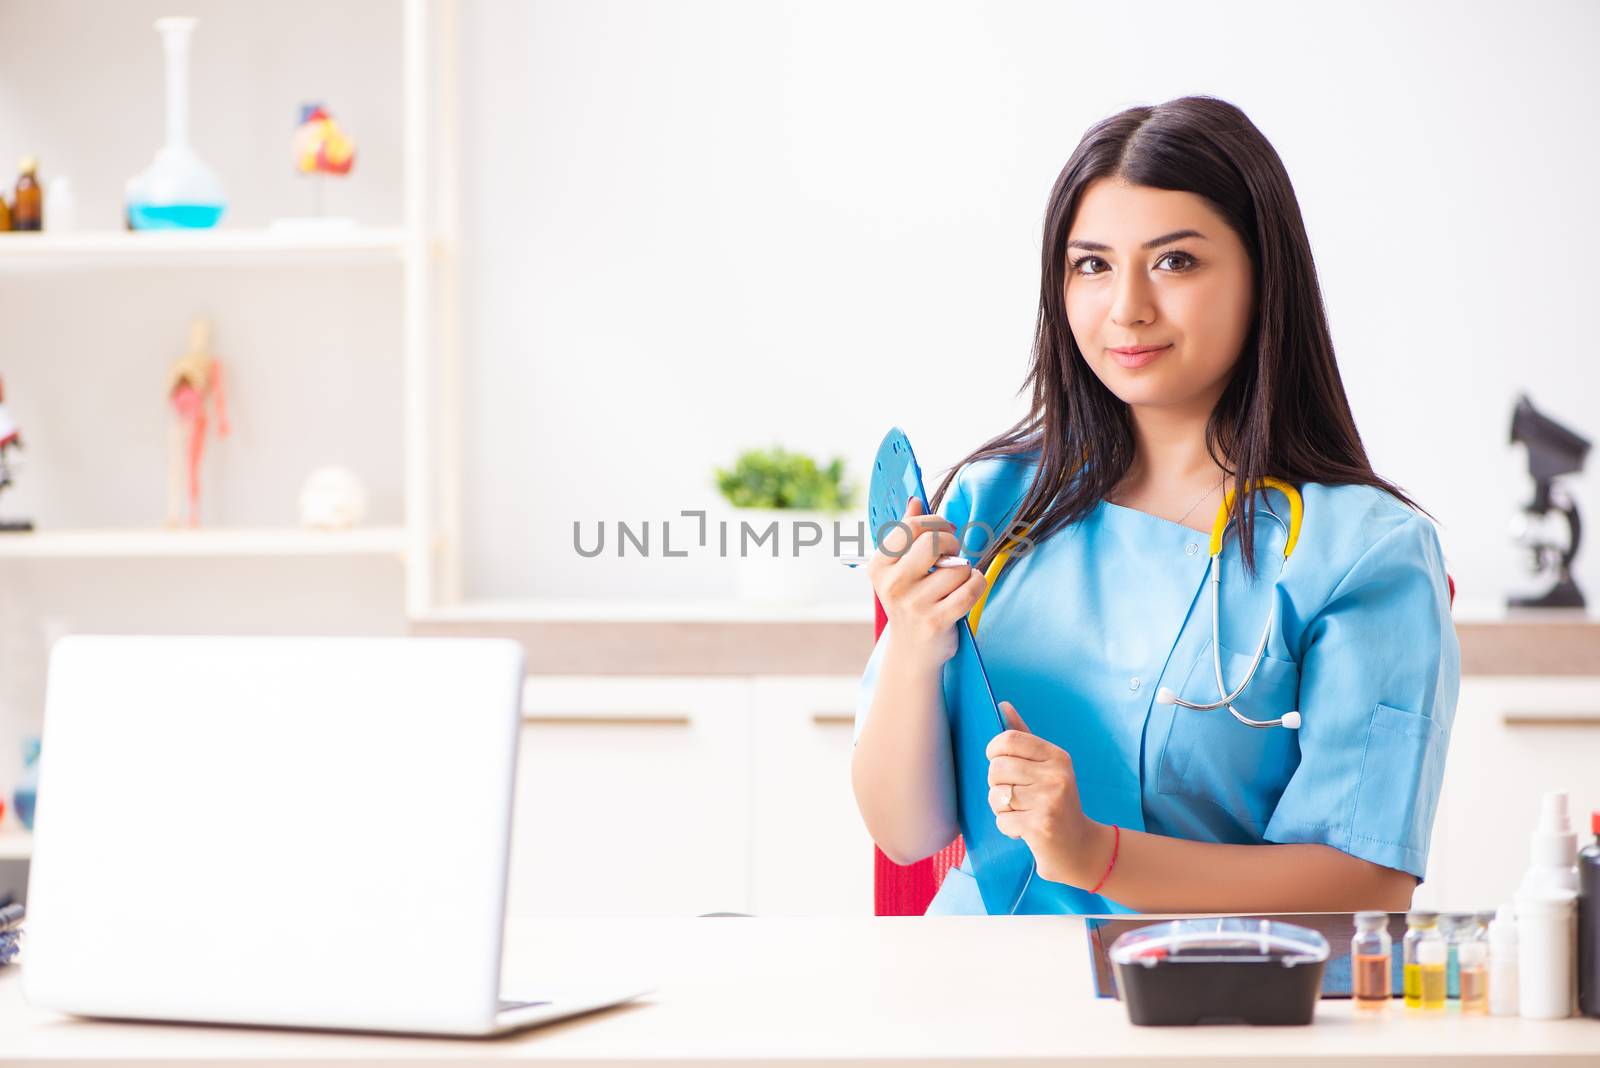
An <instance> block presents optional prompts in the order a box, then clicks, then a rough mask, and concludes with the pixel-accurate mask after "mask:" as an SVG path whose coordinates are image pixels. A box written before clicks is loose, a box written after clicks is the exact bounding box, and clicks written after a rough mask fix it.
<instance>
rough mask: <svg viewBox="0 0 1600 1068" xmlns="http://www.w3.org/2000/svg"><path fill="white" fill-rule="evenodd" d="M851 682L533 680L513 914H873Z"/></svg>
mask: <svg viewBox="0 0 1600 1068" xmlns="http://www.w3.org/2000/svg"><path fill="white" fill-rule="evenodd" d="M857 681H858V680H857V677H856V676H854V675H851V676H836V677H835V676H827V677H810V676H808V677H759V678H754V677H750V676H729V677H710V678H701V677H694V678H689V677H675V676H674V677H665V676H663V677H619V676H606V677H598V676H532V677H530V678H529V679H528V680H527V684H526V687H525V690H524V699H523V710H524V722H523V729H522V742H521V749H520V750H519V753H518V768H517V803H516V816H515V824H514V828H513V844H512V856H511V880H510V888H509V897H508V909H509V912H510V914H511V915H546V916H550V915H569V916H576V915H678V916H693V915H700V914H702V913H707V912H746V913H753V914H756V915H774V914H798V915H821V914H848V913H854V914H858V915H870V914H871V912H872V840H871V838H870V837H868V835H867V832H866V829H865V827H864V826H863V825H862V822H861V818H860V816H859V814H857V812H856V808H855V800H854V797H853V795H852V794H851V791H850V738H851V733H852V730H851V727H852V722H853V715H854V713H853V708H854V705H855V689H856V685H857Z"/></svg>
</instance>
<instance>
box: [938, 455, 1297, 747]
mask: <svg viewBox="0 0 1600 1068" xmlns="http://www.w3.org/2000/svg"><path fill="white" fill-rule="evenodd" d="M1250 485H1251V486H1252V487H1256V488H1268V487H1270V488H1272V489H1276V490H1278V491H1279V492H1281V493H1282V494H1283V495H1284V496H1285V497H1287V498H1288V500H1289V522H1288V524H1287V525H1286V526H1285V537H1284V542H1283V558H1284V559H1285V560H1287V559H1289V554H1291V553H1292V552H1294V547H1295V545H1296V543H1298V542H1299V540H1300V527H1301V523H1302V522H1303V520H1304V516H1305V504H1304V502H1303V501H1302V500H1301V498H1300V491H1299V490H1297V489H1295V488H1294V487H1293V486H1291V485H1290V484H1289V483H1287V482H1285V481H1283V480H1282V479H1277V478H1258V479H1255V480H1253V481H1252V482H1251V483H1250ZM1235 495H1236V490H1235V489H1230V490H1229V491H1228V492H1227V494H1226V495H1225V496H1224V497H1223V499H1222V503H1221V504H1220V505H1218V506H1217V518H1216V519H1215V520H1214V521H1213V522H1212V524H1211V544H1210V550H1211V562H1210V566H1209V568H1208V570H1209V571H1210V585H1211V636H1212V637H1211V645H1212V650H1211V653H1212V664H1213V666H1214V667H1215V669H1216V675H1217V692H1218V693H1220V694H1222V695H1223V696H1222V699H1221V700H1218V701H1210V702H1204V703H1202V702H1195V701H1186V700H1184V699H1183V698H1181V697H1179V696H1178V695H1177V694H1175V693H1173V692H1172V690H1171V689H1169V688H1168V687H1165V686H1163V687H1162V688H1161V689H1160V690H1158V691H1157V692H1156V701H1157V702H1158V703H1160V704H1177V705H1182V706H1183V707H1184V708H1191V709H1195V710H1197V711H1209V710H1211V709H1217V708H1221V707H1223V706H1224V705H1226V706H1227V708H1228V711H1229V712H1230V713H1232V715H1233V718H1234V719H1237V720H1238V721H1239V722H1240V723H1243V724H1245V725H1246V726H1248V727H1276V726H1278V725H1280V724H1282V725H1283V726H1286V727H1288V728H1289V729H1291V730H1294V729H1296V728H1298V727H1299V724H1300V714H1299V712H1298V711H1295V712H1290V713H1289V714H1288V715H1287V716H1283V717H1279V718H1278V719H1273V720H1257V719H1251V718H1250V717H1248V716H1246V715H1244V714H1243V713H1242V712H1240V711H1239V710H1238V709H1237V708H1234V707H1233V702H1234V701H1236V700H1238V699H1239V695H1240V694H1242V693H1244V691H1245V687H1247V686H1249V685H1250V680H1251V679H1253V678H1254V677H1255V673H1256V669H1257V668H1259V667H1260V666H1261V658H1262V656H1263V655H1264V654H1265V653H1266V647H1267V638H1268V636H1269V635H1270V634H1271V632H1272V621H1273V618H1274V616H1275V615H1276V608H1277V606H1276V605H1275V604H1272V603H1269V604H1268V607H1267V622H1266V625H1265V626H1264V627H1262V629H1261V639H1260V641H1259V642H1258V643H1257V645H1256V651H1255V655H1254V656H1253V657H1252V658H1251V663H1250V670H1249V671H1247V672H1245V676H1244V680H1243V681H1241V682H1240V683H1239V685H1238V686H1237V687H1236V688H1235V689H1234V690H1233V692H1232V693H1229V692H1228V685H1227V683H1226V681H1225V680H1224V679H1223V675H1222V649H1221V646H1220V645H1219V644H1218V641H1219V635H1221V633H1222V629H1221V625H1220V624H1221V619H1220V614H1219V612H1220V610H1219V608H1218V602H1219V601H1220V600H1221V597H1220V590H1221V583H1222V543H1223V539H1224V538H1225V537H1226V535H1227V531H1228V525H1229V523H1230V521H1231V520H1232V518H1233V502H1234V498H1235ZM1268 514H1269V515H1271V516H1272V518H1273V520H1274V521H1275V522H1276V523H1278V524H1279V525H1280V526H1284V523H1283V519H1282V518H1281V517H1280V516H1278V514H1277V513H1275V512H1271V511H1269V512H1268ZM1031 529H1032V524H1029V525H1028V526H1025V527H1023V528H1022V531H1021V533H1020V534H1019V535H1018V538H1021V537H1023V536H1026V534H1027V533H1028V531H1029V530H1031ZM1016 544H1017V542H1016V541H1015V540H1013V541H1011V542H1010V543H1008V544H1007V545H1006V546H1005V548H1003V549H1001V550H1000V552H998V553H996V554H995V558H994V559H993V560H991V561H990V562H989V568H988V570H987V571H985V572H984V575H983V580H984V581H983V593H982V594H981V595H980V596H979V597H978V603H977V604H975V605H973V606H972V611H970V612H968V613H967V623H968V625H969V626H970V627H971V628H972V635H973V637H974V638H976V637H977V635H978V622H979V620H980V619H982V617H983V608H984V605H985V604H987V603H988V600H989V594H990V592H991V591H993V589H994V584H995V582H996V581H997V580H998V579H999V578H1000V572H1001V571H1002V570H1003V569H1004V568H1005V566H1006V564H1007V563H1008V562H1009V561H1010V559H1011V550H1012V549H1013V548H1015V547H1016Z"/></svg>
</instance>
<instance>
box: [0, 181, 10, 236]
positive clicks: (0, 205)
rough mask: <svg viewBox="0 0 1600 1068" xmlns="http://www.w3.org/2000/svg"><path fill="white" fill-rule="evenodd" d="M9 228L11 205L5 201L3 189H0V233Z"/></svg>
mask: <svg viewBox="0 0 1600 1068" xmlns="http://www.w3.org/2000/svg"><path fill="white" fill-rule="evenodd" d="M10 229H11V205H10V204H7V203H6V197H5V190H3V189H0V233H5V232H6V231H7V230H10Z"/></svg>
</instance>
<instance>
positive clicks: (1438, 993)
mask: <svg viewBox="0 0 1600 1068" xmlns="http://www.w3.org/2000/svg"><path fill="white" fill-rule="evenodd" d="M1449 954H1450V950H1449V947H1447V946H1446V945H1445V941H1444V939H1443V938H1440V937H1438V936H1437V934H1436V935H1435V937H1433V938H1424V939H1422V940H1421V941H1419V942H1418V943H1417V986H1418V987H1419V988H1420V991H1421V994H1420V997H1419V999H1418V1000H1419V1002H1420V1004H1421V1006H1422V1008H1424V1009H1428V1010H1442V1009H1443V1008H1444V1006H1445V1002H1446V1000H1448V999H1447V998H1446V997H1445V990H1446V986H1445V968H1444V962H1445V958H1446V957H1447V956H1449Z"/></svg>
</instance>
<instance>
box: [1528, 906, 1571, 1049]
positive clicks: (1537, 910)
mask: <svg viewBox="0 0 1600 1068" xmlns="http://www.w3.org/2000/svg"><path fill="white" fill-rule="evenodd" d="M1577 900H1578V893H1577V891H1575V890H1564V889H1561V888H1559V887H1552V888H1549V889H1547V890H1545V891H1543V892H1541V893H1530V894H1518V895H1517V979H1518V989H1517V1005H1518V1007H1519V1008H1520V1009H1521V1010H1522V1016H1523V1018H1524V1019H1529V1020H1561V1019H1565V1018H1566V1017H1568V1016H1571V1015H1572V1010H1573V1007H1574V1006H1575V1005H1576V1004H1577V990H1576V987H1577V976H1578V961H1577V952H1576V950H1577V941H1578V922H1577V908H1576V906H1577Z"/></svg>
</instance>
